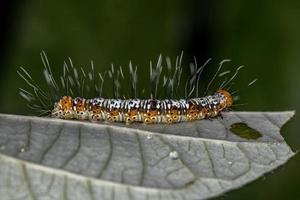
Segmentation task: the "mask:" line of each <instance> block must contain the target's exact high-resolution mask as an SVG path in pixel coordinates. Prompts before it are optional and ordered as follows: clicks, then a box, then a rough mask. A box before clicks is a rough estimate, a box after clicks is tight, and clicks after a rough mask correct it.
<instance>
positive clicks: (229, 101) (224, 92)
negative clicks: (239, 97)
mask: <svg viewBox="0 0 300 200" xmlns="http://www.w3.org/2000/svg"><path fill="white" fill-rule="evenodd" d="M217 93H220V94H222V95H223V96H224V97H225V102H224V104H225V105H224V106H225V107H227V108H228V107H230V106H232V104H233V97H232V95H231V94H230V92H228V91H227V90H225V89H222V88H221V89H219V90H218V91H217Z"/></svg>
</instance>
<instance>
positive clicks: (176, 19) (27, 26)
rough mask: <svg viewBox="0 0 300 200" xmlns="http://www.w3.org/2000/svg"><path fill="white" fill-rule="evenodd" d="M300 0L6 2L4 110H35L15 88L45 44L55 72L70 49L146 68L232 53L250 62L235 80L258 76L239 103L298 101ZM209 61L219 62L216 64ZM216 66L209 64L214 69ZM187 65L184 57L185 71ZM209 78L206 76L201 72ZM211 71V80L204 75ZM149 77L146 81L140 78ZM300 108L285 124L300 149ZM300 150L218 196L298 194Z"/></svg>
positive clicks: (99, 63) (1, 77)
mask: <svg viewBox="0 0 300 200" xmlns="http://www.w3.org/2000/svg"><path fill="white" fill-rule="evenodd" d="M299 23H300V1H293V0H287V1H271V0H265V1H258V0H244V1H237V0H229V1H224V2H223V1H199V0H193V1H175V0H165V1H159V0H152V1H138V0H128V1H109V0H105V1H103V0H102V1H94V0H92V1H71V0H64V1H57V0H53V1H41V0H27V1H18V0H15V1H13V0H11V1H9V0H6V1H5V0H4V1H1V2H0V36H1V37H0V51H1V55H0V66H1V71H0V82H1V84H0V87H1V88H0V89H1V99H0V112H1V113H18V114H29V112H30V111H29V110H28V109H27V108H26V106H25V104H26V103H25V101H24V100H23V99H22V98H21V97H20V96H19V95H18V88H19V87H22V86H23V85H24V82H23V81H22V80H21V79H20V78H19V77H18V76H17V74H16V70H17V69H18V67H20V66H24V67H25V68H26V69H28V71H30V72H31V73H32V76H33V77H35V79H37V81H41V80H42V79H43V77H42V74H41V72H42V62H41V60H40V56H39V53H40V52H41V50H45V51H46V53H47V54H48V58H49V60H50V62H51V65H52V68H53V71H54V73H56V74H59V73H61V68H62V64H63V61H64V60H66V59H67V57H68V56H70V57H71V58H72V60H73V62H74V64H75V65H76V66H82V67H88V66H89V64H90V60H91V59H92V60H93V61H94V63H95V66H96V68H97V70H100V71H101V69H102V70H103V69H108V68H109V65H110V63H112V62H114V63H116V64H118V65H127V64H128V61H129V60H132V61H133V62H134V63H135V64H137V65H138V66H139V71H140V72H143V70H144V69H145V68H148V63H149V60H150V59H154V60H155V59H157V56H158V55H159V53H162V54H163V55H169V56H170V57H171V58H175V56H176V55H178V54H179V53H180V52H181V50H184V52H185V53H184V54H185V55H184V63H185V64H187V63H188V61H192V59H193V56H196V57H197V58H198V60H199V62H200V63H203V62H204V61H205V60H206V59H207V58H210V57H211V58H213V60H214V61H215V63H217V62H219V61H220V60H222V59H224V58H230V59H232V63H231V64H230V65H232V66H233V67H236V66H238V65H240V64H242V65H245V66H246V69H245V70H244V72H243V73H241V74H240V75H239V78H238V80H237V81H236V82H237V86H239V85H240V86H242V85H245V84H246V83H247V81H249V80H251V78H255V77H257V78H258V79H259V81H258V82H257V83H256V84H255V85H254V86H253V87H251V88H245V89H244V90H242V91H241V92H240V94H241V98H242V102H244V103H245V102H246V103H247V104H246V105H245V106H243V107H240V108H239V109H240V110H253V111H282V110H298V111H300V104H299V102H300V92H299V88H298V89H297V87H298V86H300V26H299ZM210 67H212V66H210ZM215 69H216V66H215V67H213V68H212V69H211V68H209V71H210V70H215ZM187 71H188V65H186V70H185V72H184V73H187ZM204 79H209V76H207V75H206V76H204ZM206 81H208V80H206ZM143 84H147V83H143ZM299 119H300V117H299V115H298V114H296V116H295V117H294V118H293V119H292V120H291V121H290V122H289V123H288V124H287V125H286V126H285V127H284V129H283V131H282V134H283V135H284V137H285V139H286V141H287V142H288V143H289V144H290V145H291V147H292V148H293V150H294V151H296V150H298V149H299V147H300V135H299V132H298V130H297V128H299ZM299 169H300V158H299V156H295V157H294V158H293V159H292V160H290V161H289V162H288V163H287V164H286V165H285V166H283V167H281V168H280V169H278V170H276V173H274V174H268V175H266V176H265V178H262V179H259V180H257V181H255V182H253V183H251V184H248V185H247V186H245V187H243V188H241V189H239V190H235V191H232V192H229V193H227V194H226V195H225V196H222V197H218V198H217V199H297V198H300V189H299V186H300V175H299V174H298V173H299Z"/></svg>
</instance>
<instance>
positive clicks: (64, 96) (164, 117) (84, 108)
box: [18, 52, 256, 124]
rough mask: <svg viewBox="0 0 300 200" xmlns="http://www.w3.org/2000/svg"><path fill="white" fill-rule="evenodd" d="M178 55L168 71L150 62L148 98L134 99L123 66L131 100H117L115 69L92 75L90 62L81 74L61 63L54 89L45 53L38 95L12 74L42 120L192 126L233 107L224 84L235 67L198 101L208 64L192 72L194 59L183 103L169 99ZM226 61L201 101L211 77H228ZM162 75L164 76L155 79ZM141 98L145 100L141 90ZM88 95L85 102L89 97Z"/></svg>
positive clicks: (177, 76) (119, 73)
mask: <svg viewBox="0 0 300 200" xmlns="http://www.w3.org/2000/svg"><path fill="white" fill-rule="evenodd" d="M182 55H183V54H181V55H180V56H177V58H176V62H175V67H172V65H171V60H170V58H168V57H167V58H166V67H163V64H162V56H161V55H160V56H159V58H158V61H157V63H156V67H153V65H152V62H150V87H151V89H150V98H143V99H139V98H137V94H138V91H137V77H138V76H137V67H136V66H135V67H133V65H132V63H131V62H130V63H129V74H130V78H131V93H132V94H131V97H129V98H128V97H127V96H129V95H124V94H123V95H120V91H121V85H123V84H121V81H122V80H123V81H124V80H125V76H124V73H123V68H122V67H121V66H120V67H119V68H118V69H115V67H114V65H112V66H111V69H110V70H108V71H106V72H104V73H98V74H97V75H96V73H95V70H94V65H93V62H91V70H90V71H89V72H88V73H86V72H85V71H84V69H83V68H80V70H79V69H78V68H76V67H74V66H73V63H72V61H71V59H69V65H68V64H67V63H66V62H64V66H63V75H61V76H60V79H59V80H60V84H58V83H57V81H56V79H55V78H54V75H53V73H52V71H51V68H50V65H49V61H48V59H47V56H46V54H45V52H42V53H41V58H42V61H43V64H44V66H45V68H44V76H45V79H46V82H47V85H48V90H47V91H45V90H42V89H41V87H40V86H39V85H38V84H36V83H35V81H34V80H33V79H32V78H31V76H30V74H29V73H28V72H27V71H26V70H25V69H24V68H22V67H21V68H20V70H19V71H18V74H19V75H20V76H21V78H22V79H24V80H25V81H26V83H27V84H28V85H29V86H30V87H31V89H32V92H29V91H28V90H25V89H22V88H20V94H21V96H22V97H24V98H25V99H26V100H27V101H28V102H29V104H28V106H29V107H30V108H32V109H34V110H36V111H38V112H40V114H42V115H47V114H48V115H50V116H52V117H55V118H62V119H79V120H91V121H99V120H104V121H109V122H125V123H126V124H130V123H132V122H143V123H146V124H151V123H176V122H183V121H194V120H198V119H205V118H212V117H216V116H218V115H220V113H221V112H222V111H225V110H228V109H229V108H230V107H231V106H232V105H233V103H234V96H233V93H231V92H230V87H231V86H230V84H231V83H232V80H233V79H234V78H235V77H236V75H237V74H238V71H239V70H240V69H241V68H242V66H241V67H238V68H237V69H236V71H235V73H234V74H233V75H232V76H231V77H230V78H225V80H224V81H223V82H222V83H221V84H220V85H219V86H218V88H217V90H216V92H214V93H213V94H212V95H207V96H203V97H199V81H200V76H201V74H202V72H203V69H204V67H205V66H206V65H207V64H208V62H209V61H210V59H209V60H208V61H206V62H205V63H204V64H203V65H202V66H200V67H198V66H197V62H196V59H195V61H194V63H192V64H190V76H189V77H188V78H187V80H186V82H185V85H184V86H185V97H184V98H182V97H181V98H180V99H173V96H174V94H178V93H179V92H178V90H179V89H180V86H181V84H180V82H181V74H182V69H183V68H182V67H181V61H182ZM228 61H229V60H223V61H222V62H221V63H220V64H219V67H218V69H217V71H216V73H215V74H214V76H213V78H212V79H211V81H210V82H209V84H208V86H207V88H206V90H205V92H204V94H205V95H206V93H207V92H209V88H210V86H211V85H212V83H213V82H214V80H215V79H216V78H217V77H222V76H224V75H226V74H229V73H230V71H225V72H220V70H221V68H222V66H223V64H224V63H225V62H228ZM164 70H165V74H164V75H163V76H161V74H162V72H163V71H164ZM106 75H108V76H109V79H110V80H112V86H113V92H114V98H104V97H103V96H104V95H102V90H103V84H104V79H105V76H106ZM255 81H256V80H254V81H252V82H251V83H250V84H249V85H251V84H253V83H254V82H255ZM59 85H60V86H59ZM159 87H162V88H164V89H165V91H166V93H167V94H168V98H160V99H159V98H158V95H159V94H158V92H159ZM91 88H92V89H91ZM91 91H94V94H96V96H99V97H96V98H87V99H85V98H83V97H82V96H83V94H84V93H85V92H86V93H91ZM141 93H142V94H145V88H143V90H142V92H141ZM89 95H90V96H91V94H89ZM76 96H81V97H76ZM177 96H178V95H177ZM192 96H194V97H192ZM73 97H75V98H73ZM121 97H122V98H121Z"/></svg>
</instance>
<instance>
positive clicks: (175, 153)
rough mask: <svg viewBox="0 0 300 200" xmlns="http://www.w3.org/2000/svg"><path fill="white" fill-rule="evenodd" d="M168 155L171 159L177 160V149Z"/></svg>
mask: <svg viewBox="0 0 300 200" xmlns="http://www.w3.org/2000/svg"><path fill="white" fill-rule="evenodd" d="M169 156H170V158H171V159H172V160H177V159H178V152H177V151H171V152H170V154H169Z"/></svg>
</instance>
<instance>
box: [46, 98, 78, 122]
mask: <svg viewBox="0 0 300 200" xmlns="http://www.w3.org/2000/svg"><path fill="white" fill-rule="evenodd" d="M51 115H52V116H53V117H55V118H63V119H71V118H73V101H72V97H70V96H63V97H62V98H61V99H60V100H59V101H58V102H56V103H55V104H54V108H53V110H52V111H51Z"/></svg>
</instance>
